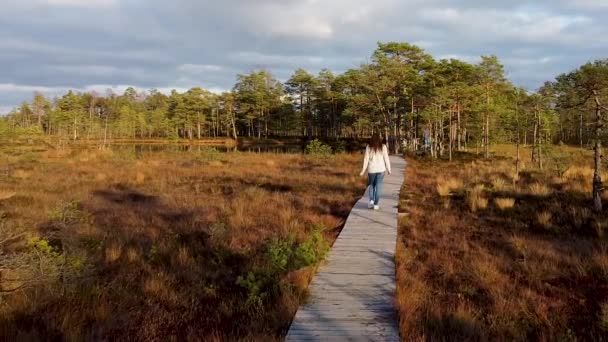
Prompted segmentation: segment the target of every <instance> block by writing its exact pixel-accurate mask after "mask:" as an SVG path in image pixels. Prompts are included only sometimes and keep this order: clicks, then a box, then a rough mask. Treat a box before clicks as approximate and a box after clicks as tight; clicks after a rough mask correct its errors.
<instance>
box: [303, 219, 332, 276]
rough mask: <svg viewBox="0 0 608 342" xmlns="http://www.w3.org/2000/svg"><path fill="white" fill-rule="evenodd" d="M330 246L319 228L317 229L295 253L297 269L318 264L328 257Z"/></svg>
mask: <svg viewBox="0 0 608 342" xmlns="http://www.w3.org/2000/svg"><path fill="white" fill-rule="evenodd" d="M328 251H329V245H328V243H327V241H325V238H323V235H322V234H321V229H319V227H316V228H315V231H314V232H313V233H312V235H311V236H310V237H309V238H308V239H306V240H305V241H304V242H303V243H301V244H300V245H299V246H298V248H297V249H296V251H295V260H296V267H297V268H299V267H306V266H311V265H313V264H316V263H318V262H320V261H321V260H323V259H324V258H325V257H326V256H327V252H328Z"/></svg>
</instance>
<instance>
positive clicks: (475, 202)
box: [467, 185, 488, 212]
mask: <svg viewBox="0 0 608 342" xmlns="http://www.w3.org/2000/svg"><path fill="white" fill-rule="evenodd" d="M467 203H468V205H469V209H470V210H471V212H476V211H477V210H483V209H486V208H487V207H488V199H487V198H486V197H485V195H484V187H483V185H477V186H475V187H474V188H473V189H472V190H471V191H469V192H468V194H467Z"/></svg>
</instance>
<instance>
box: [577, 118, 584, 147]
mask: <svg viewBox="0 0 608 342" xmlns="http://www.w3.org/2000/svg"><path fill="white" fill-rule="evenodd" d="M578 138H579V140H580V145H581V148H583V111H582V110H581V111H580V114H579V125H578Z"/></svg>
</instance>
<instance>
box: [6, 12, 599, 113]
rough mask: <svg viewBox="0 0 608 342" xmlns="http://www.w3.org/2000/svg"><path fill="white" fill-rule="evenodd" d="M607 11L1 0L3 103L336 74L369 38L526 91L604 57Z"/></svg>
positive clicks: (361, 57)
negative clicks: (491, 58)
mask: <svg viewBox="0 0 608 342" xmlns="http://www.w3.org/2000/svg"><path fill="white" fill-rule="evenodd" d="M606 15H608V1H605V0H535V1H532V0H511V1H500V0H485V1H482V0H376V1H374V2H373V3H371V2H369V1H368V0H325V1H321V0H256V1H251V0H224V1H221V2H220V1H211V0H173V1H166V0H81V1H79V0H4V1H3V7H2V11H1V12H0V23H2V30H1V31H0V65H2V73H0V106H3V107H7V106H14V105H17V104H19V103H21V101H23V100H26V99H28V98H29V97H31V93H32V92H33V91H36V90H41V91H44V92H46V93H49V94H57V93H58V94H61V92H63V91H65V90H67V89H68V88H73V89H79V90H86V89H96V91H100V92H102V93H103V92H105V88H112V89H115V90H116V91H117V92H119V90H122V89H123V88H125V87H126V86H127V85H133V86H136V87H137V88H138V89H150V88H158V89H164V90H167V89H171V88H173V87H176V88H179V89H187V88H189V87H193V86H201V87H205V88H210V89H215V90H217V91H221V90H225V89H230V88H232V86H233V84H234V82H235V76H236V74H238V73H246V72H250V71H252V70H255V69H260V68H265V69H269V70H270V71H271V72H272V73H273V74H274V75H275V76H276V77H278V78H279V79H281V80H286V79H287V78H289V76H290V74H291V73H292V72H293V71H294V69H296V68H299V67H302V68H305V69H307V70H309V71H310V72H313V73H316V72H318V71H319V70H321V69H322V68H326V67H327V68H330V69H332V70H334V71H336V72H343V71H345V70H346V69H348V68H354V67H357V66H358V65H360V64H361V63H363V62H365V61H367V60H369V57H370V55H371V53H372V52H373V50H374V49H375V47H376V43H377V42H378V41H406V42H410V43H414V44H416V45H419V46H421V47H423V48H425V49H426V50H427V52H429V53H431V54H433V55H434V56H436V57H438V58H440V57H441V58H449V57H453V58H460V59H463V60H466V61H469V62H476V61H478V60H479V56H480V55H488V54H495V55H497V56H498V57H499V58H500V59H501V60H502V61H503V63H504V64H505V67H506V70H507V72H508V74H509V76H510V77H511V78H512V80H513V81H514V82H515V83H516V84H518V85H522V86H525V87H528V88H529V89H534V88H536V87H538V86H539V85H540V84H542V83H543V82H544V81H545V80H548V79H551V78H552V77H554V76H555V75H556V74H559V73H562V72H566V71H568V70H570V69H572V68H574V67H576V66H578V65H580V64H582V63H585V62H587V61H589V60H593V59H596V58H602V57H603V58H605V57H607V56H608V22H607V21H606V20H605V17H606ZM23 18H27V20H24V19H23Z"/></svg>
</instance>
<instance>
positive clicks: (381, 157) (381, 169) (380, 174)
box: [361, 133, 391, 210]
mask: <svg viewBox="0 0 608 342" xmlns="http://www.w3.org/2000/svg"><path fill="white" fill-rule="evenodd" d="M366 170H367V177H368V181H367V185H368V186H369V205H368V208H370V209H372V208H373V209H374V210H378V209H380V195H381V194H382V181H383V180H384V173H385V172H388V174H389V175H390V174H391V161H390V159H389V158H388V148H387V147H386V145H385V144H383V143H382V138H380V135H378V134H377V133H374V134H373V135H372V138H371V140H370V142H369V144H368V145H367V146H366V147H365V158H364V159H363V169H362V170H361V176H363V175H364V174H365V171H366Z"/></svg>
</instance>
